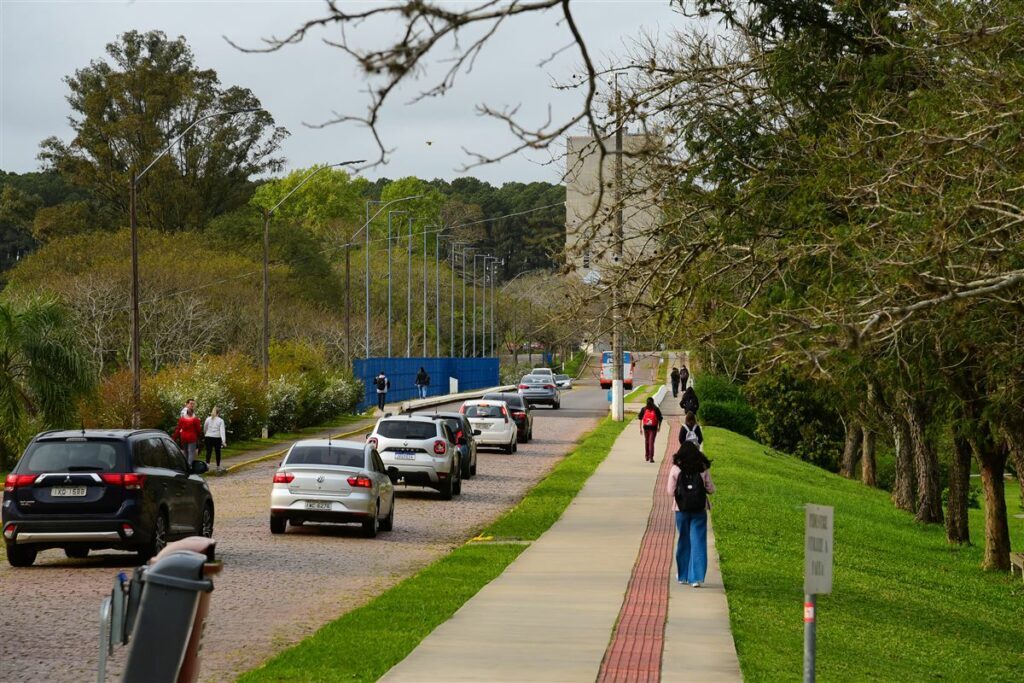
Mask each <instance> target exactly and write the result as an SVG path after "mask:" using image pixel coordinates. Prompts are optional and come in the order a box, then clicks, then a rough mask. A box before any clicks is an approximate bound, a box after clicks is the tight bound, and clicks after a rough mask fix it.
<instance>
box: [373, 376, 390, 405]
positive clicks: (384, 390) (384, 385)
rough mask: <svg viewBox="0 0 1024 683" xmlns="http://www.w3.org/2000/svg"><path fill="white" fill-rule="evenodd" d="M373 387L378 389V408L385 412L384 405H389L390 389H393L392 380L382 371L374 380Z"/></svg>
mask: <svg viewBox="0 0 1024 683" xmlns="http://www.w3.org/2000/svg"><path fill="white" fill-rule="evenodd" d="M373 386H375V387H376V388H377V408H379V409H380V410H381V412H383V411H384V404H385V403H387V398H388V389H390V388H391V380H389V379H388V376H387V375H385V374H384V371H383V370H381V371H380V372H379V373H378V374H377V376H376V377H375V378H374V380H373Z"/></svg>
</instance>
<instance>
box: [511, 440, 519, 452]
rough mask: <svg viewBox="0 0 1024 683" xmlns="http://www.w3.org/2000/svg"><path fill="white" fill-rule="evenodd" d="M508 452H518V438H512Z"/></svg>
mask: <svg viewBox="0 0 1024 683" xmlns="http://www.w3.org/2000/svg"><path fill="white" fill-rule="evenodd" d="M509 452H510V453H518V452H519V440H518V439H513V440H512V450H511V451H509Z"/></svg>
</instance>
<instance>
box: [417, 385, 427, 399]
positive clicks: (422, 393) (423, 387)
mask: <svg viewBox="0 0 1024 683" xmlns="http://www.w3.org/2000/svg"><path fill="white" fill-rule="evenodd" d="M417 389H418V391H417V393H418V394H419V395H420V398H426V397H427V385H426V384H420V385H419V386H418V387H417Z"/></svg>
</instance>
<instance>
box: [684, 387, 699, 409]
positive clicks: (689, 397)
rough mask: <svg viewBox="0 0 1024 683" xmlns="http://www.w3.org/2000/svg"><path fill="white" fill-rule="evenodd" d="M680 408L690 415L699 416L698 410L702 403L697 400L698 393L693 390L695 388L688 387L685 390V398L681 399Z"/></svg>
mask: <svg viewBox="0 0 1024 683" xmlns="http://www.w3.org/2000/svg"><path fill="white" fill-rule="evenodd" d="M679 407H680V408H682V409H683V410H685V411H686V412H688V413H693V414H694V416H696V415H697V409H698V408H700V401H699V400H698V399H697V392H696V391H694V390H693V387H686V389H684V390H683V397H682V398H681V399H679Z"/></svg>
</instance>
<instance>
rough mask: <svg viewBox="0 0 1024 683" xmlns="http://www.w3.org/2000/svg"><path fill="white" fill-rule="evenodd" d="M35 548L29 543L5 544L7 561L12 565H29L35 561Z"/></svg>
mask: <svg viewBox="0 0 1024 683" xmlns="http://www.w3.org/2000/svg"><path fill="white" fill-rule="evenodd" d="M36 552H37V551H36V549H35V548H34V547H33V546H30V545H9V546H7V563H8V564H9V565H11V566H12V567H31V566H32V563H33V562H35V561H36Z"/></svg>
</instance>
